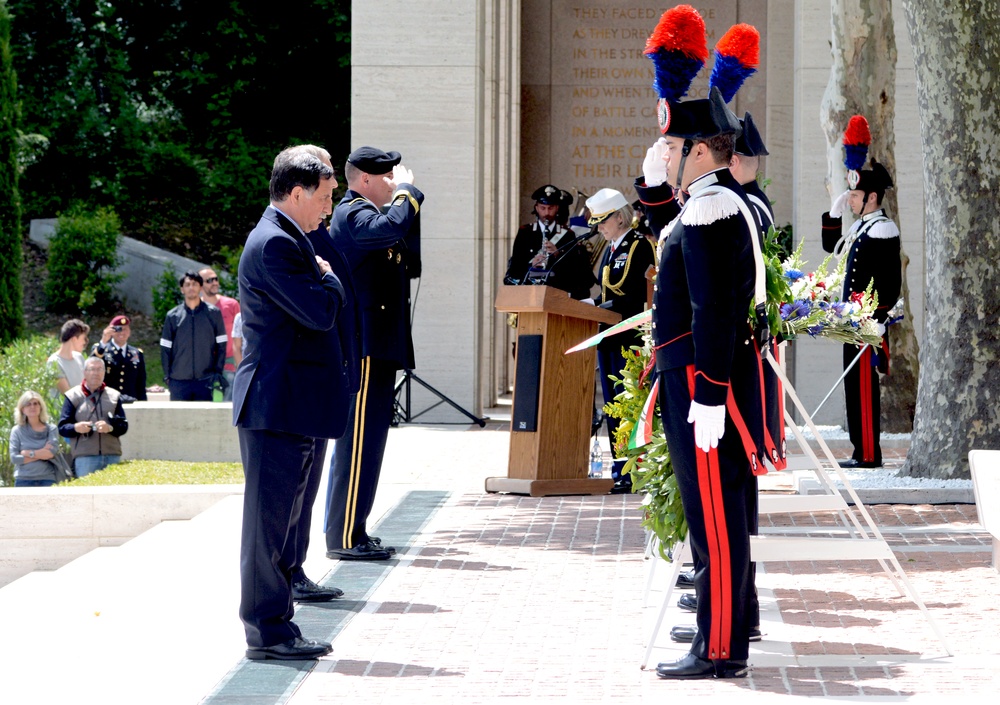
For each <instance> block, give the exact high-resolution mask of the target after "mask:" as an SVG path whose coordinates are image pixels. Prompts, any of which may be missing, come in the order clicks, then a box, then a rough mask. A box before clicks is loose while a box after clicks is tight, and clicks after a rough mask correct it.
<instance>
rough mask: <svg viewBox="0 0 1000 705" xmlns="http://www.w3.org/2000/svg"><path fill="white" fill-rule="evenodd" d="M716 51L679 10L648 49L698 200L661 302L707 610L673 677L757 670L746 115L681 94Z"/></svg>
mask: <svg viewBox="0 0 1000 705" xmlns="http://www.w3.org/2000/svg"><path fill="white" fill-rule="evenodd" d="M683 26H687V27H693V30H692V31H697V32H698V33H699V34H698V36H684V37H679V36H678V32H679V31H680V32H681V34H690V32H685V31H684V30H678V27H683ZM679 39H680V40H683V41H684V42H685V45H686V47H687V48H688V52H687V53H688V54H690V53H691V51H690V49H691V47H692V46H694V47H695V48H696V49H698V50H699V51H697V52H696V56H698V57H699V58H700V59H701V63H699V62H697V61H689V60H688V61H686V62H685V63H686V66H678V65H676V63H674V62H673V61H672V57H673V56H675V55H677V54H678V53H679V52H677V51H676V49H677V47H676V46H675V45H674V42H677V41H678V40H679ZM704 43H705V40H704V22H703V20H702V19H701V17H700V15H698V14H697V11H695V10H694V9H693V8H691V7H689V6H679V7H677V8H673V9H672V10H668V11H667V12H666V13H664V15H663V17H662V18H661V21H660V24H659V25H657V28H656V30H655V31H654V33H653V35H652V36H651V37H650V40H649V43H648V44H647V49H646V53H647V55H649V56H650V58H652V59H653V61H654V65H655V66H656V73H657V80H656V82H655V84H654V85H655V87H656V89H657V92H658V94H659V96H660V100H659V103H658V106H657V115H658V118H659V123H660V130H661V132H662V133H663V134H664V135H665V142H666V163H667V174H668V181H669V183H670V184H671V185H672V186H673V187H674V189H675V191H679V192H684V193H686V194H687V196H686V199H685V201H684V205H683V207H682V209H681V211H680V213H679V215H678V217H677V218H675V219H674V220H673V221H672V223H671V224H670V225H668V226H667V227H666V228H665V229H664V230H663V231H662V233H661V235H660V258H659V268H658V271H657V278H656V291H655V293H654V304H653V342H654V347H655V362H656V370H657V375H658V380H659V390H660V392H659V394H660V396H659V403H660V414H661V418H662V421H663V428H664V433H665V436H666V440H667V446H668V449H669V451H670V458H671V463H672V465H673V471H674V476H675V477H676V479H677V484H678V488H679V490H680V493H681V502H682V504H683V507H684V515H685V518H686V519H687V523H688V542H689V544H690V546H691V552H692V556H693V560H694V587H695V592H696V595H697V605H698V607H697V623H698V628H697V632H696V633H695V635H694V637H693V641H692V642H691V650H690V652H689V653H688V654H687V655H686V656H684V657H683V658H681V659H679V660H677V661H672V662H667V663H661V664H659V665H658V666H657V668H656V672H657V675H658V676H659V677H661V678H668V679H696V678H713V677H718V678H739V677H743V676H745V675H746V673H747V672H748V666H747V657H748V655H749V638H750V629H751V627H752V626H753V625H752V624H751V621H752V616H751V615H750V614H749V613H748V610H747V590H752V589H753V585H752V582H751V572H750V534H749V522H748V518H747V503H746V497H747V492H748V486H749V483H750V482H751V478H752V473H753V471H754V470H755V469H757V466H758V465H759V462H760V461H759V456H758V448H757V443H756V442H755V441H756V438H757V437H758V433H755V432H754V430H753V429H761V431H760V432H759V435H762V427H763V411H762V402H761V396H760V394H761V393H760V385H759V377H756V376H755V375H752V374H747V373H746V372H745V370H746V369H747V366H746V365H743V364H737V359H738V358H740V356H741V355H743V354H744V352H743V351H745V350H750V351H754V350H755V349H754V347H753V337H754V336H753V329H752V328H751V326H750V321H749V311H750V309H751V302H752V301H754V300H755V298H757V296H758V294H757V292H758V289H759V288H760V286H759V285H758V281H759V278H760V274H762V268H761V267H759V266H758V264H759V263H758V261H757V260H758V259H759V253H758V252H756V250H757V249H758V248H756V247H755V240H756V238H757V226H756V223H755V220H754V218H753V215H752V212H751V210H750V204H749V202H748V201H747V198H746V194H745V193H744V191H743V189H742V188H741V187H740V185H739V184H738V183H737V182H736V179H734V178H733V176H732V174H731V173H730V172H729V169H728V166H729V162H730V160H731V158H732V151H733V147H734V142H735V138H736V136H737V135H738V134H739V133H740V125H739V120H738V119H737V118H736V116H735V115H733V114H732V112H730V110H729V109H728V108H727V107H726V101H725V100H724V99H723V96H722V94H721V93H720V91H719V88H718V87H717V86H713V87H711V88H710V92H709V97H708V98H707V99H698V100H688V101H682V100H681V98H683V97H684V95H685V94H686V92H687V89H688V87H689V86H690V83H691V81H692V80H693V79H694V76H695V75H696V73H697V71H698V70H699V69H700V68H701V65H702V64H703V62H704V59H705V58H707V55H708V50H707V47H704V48H702V45H703V44H704ZM760 264H762V263H760Z"/></svg>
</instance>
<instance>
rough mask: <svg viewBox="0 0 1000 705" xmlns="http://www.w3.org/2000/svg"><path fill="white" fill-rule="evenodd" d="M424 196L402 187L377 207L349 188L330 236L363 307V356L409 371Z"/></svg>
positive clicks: (413, 188)
mask: <svg viewBox="0 0 1000 705" xmlns="http://www.w3.org/2000/svg"><path fill="white" fill-rule="evenodd" d="M423 199H424V195H423V194H422V193H421V192H420V191H419V190H418V189H417V188H416V187H415V186H413V185H411V184H401V185H400V186H399V189H398V190H397V191H396V194H395V195H394V196H393V199H392V202H391V203H390V204H389V205H388V206H386V207H384V208H381V209H380V208H378V207H376V205H375V204H374V203H372V202H371V201H369V200H368V199H366V198H363V197H362V196H361V195H360V194H358V193H356V192H355V191H351V190H350V189H348V191H347V193H346V194H345V195H344V198H343V200H342V201H341V202H340V203H338V204H337V207H336V208H334V209H333V220H332V221H331V223H330V234H331V235H332V237H333V244H334V246H335V247H336V248H337V249H338V250H339V251H340V252H341V253H343V255H344V257H345V258H346V259H347V262H348V263H349V264H350V266H351V275H352V277H353V279H354V288H355V291H356V292H357V295H358V299H359V301H360V306H361V316H362V319H363V323H362V355H365V356H370V357H373V358H376V359H379V360H384V361H388V362H392V363H394V364H395V365H396V367H397V368H407V369H413V367H414V359H413V339H412V337H411V335H410V279H411V278H415V277H417V276H419V275H420V267H419V251H420V250H419V248H420V240H419V238H420V235H419V229H418V228H414V223H415V222H416V219H417V212H418V210H419V209H418V208H417V207H415V206H414V204H415V203H416V204H419V203H421V202H422V201H423Z"/></svg>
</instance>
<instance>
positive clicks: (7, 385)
mask: <svg viewBox="0 0 1000 705" xmlns="http://www.w3.org/2000/svg"><path fill="white" fill-rule="evenodd" d="M58 347H59V343H58V342H57V341H56V340H55V339H54V338H44V337H41V336H32V337H31V338H24V339H21V340H18V341H16V342H14V343H11V344H10V345H8V346H7V347H5V348H3V349H0V486H3V487H11V486H13V484H14V465H13V464H12V463H11V462H10V448H9V444H10V428H11V426H13V424H14V409H15V407H16V406H17V400H18V399H20V398H21V395H22V394H24V393H25V392H26V391H28V390H29V389H30V390H32V391H35V392H38V393H39V394H41V395H42V396H43V397H45V403H46V404H47V405H48V407H49V421H51V422H52V423H56V422H57V421H58V420H59V412H60V411H61V410H62V409H61V407H60V408H52V407H53V403H52V400H51V399H50V398H49V394H48V390H50V389H53V388H55V386H56V375H55V372H54V371H53V370H51V369H48V368H47V366H46V364H45V362H46V360H47V359H48V357H49V355H51V354H52V353H53V352H55V350H56V348H58Z"/></svg>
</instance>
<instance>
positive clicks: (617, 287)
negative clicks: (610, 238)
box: [601, 235, 646, 301]
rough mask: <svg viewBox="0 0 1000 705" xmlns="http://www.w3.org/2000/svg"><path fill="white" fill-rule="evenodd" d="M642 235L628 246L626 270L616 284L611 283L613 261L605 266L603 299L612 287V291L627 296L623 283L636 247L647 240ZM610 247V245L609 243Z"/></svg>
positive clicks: (602, 282) (602, 286) (602, 283)
mask: <svg viewBox="0 0 1000 705" xmlns="http://www.w3.org/2000/svg"><path fill="white" fill-rule="evenodd" d="M645 239H646V238H644V237H643V236H642V235H639V237H638V239H637V240H636V241H635V242H633V243H632V247H630V248H628V258H627V259H626V260H625V272H624V273H623V274H622V276H621V279H619V280H618V281H617V282H615V283H614V284H612V283H611V263H610V262H608V266H607V267H605V268H604V271H603V272H601V300H602V301H603V300H604V298H605V296H606V294H607V290H608V289H610V290H611V291H612V293H615V294H618V296H625V292H624V291H622V284H624V283H625V277H627V276H628V270H629V267H631V266H632V254H633V253H634V252H635V248H636V247H638V246H639V242H640V241H642V240H645ZM609 247H610V245H609Z"/></svg>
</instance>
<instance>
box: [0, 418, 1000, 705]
mask: <svg viewBox="0 0 1000 705" xmlns="http://www.w3.org/2000/svg"><path fill="white" fill-rule="evenodd" d="M499 429H500V425H499V424H490V425H489V426H488V427H487V428H486V429H478V428H476V427H472V428H469V429H465V428H462V427H451V428H439V427H417V426H408V427H404V428H399V429H394V430H393V431H392V432H391V433H390V435H389V444H388V448H387V457H386V465H385V471H384V473H383V481H382V484H381V487H380V490H379V495H378V498H377V503H376V508H375V512H374V515H373V516H377V517H379V518H380V524H379V527H378V530H377V531H378V533H379V535H381V536H382V538H383V539H384V540H386V541H388V542H392V543H394V544H395V545H396V546H397V547H399V549H400V552H399V555H398V556H397V557H396V558H395V559H394V560H392V561H388V562H386V563H378V564H363V563H362V564H356V563H334V562H332V561H329V560H327V559H326V558H325V557H324V556H323V552H322V550H321V546H322V539H321V535H320V534H319V521H321V519H322V517H321V516H317V524H316V525H315V526H314V541H315V543H314V545H315V547H316V550H314V551H313V552H312V555H311V556H310V558H309V561H308V562H307V566H306V567H307V571H308V572H309V574H310V575H311V576H312V577H313V578H314V579H317V580H320V581H322V582H325V583H328V584H332V585H337V586H339V587H342V588H344V590H345V591H346V593H347V594H346V596H345V598H344V599H342V600H338V601H336V602H333V603H329V604H327V605H314V606H303V607H300V608H299V610H298V613H297V615H296V619H297V620H298V621H299V623H300V624H301V625H302V626H303V630H304V631H305V633H306V636H309V637H320V638H332V640H333V646H334V650H333V653H332V654H331V655H329V656H327V657H325V658H323V659H321V660H320V661H318V662H309V663H297V662H296V663H274V662H268V663H250V662H247V661H245V660H244V659H243V658H242V649H243V644H242V643H241V641H242V640H241V638H240V634H239V633H238V632H239V623H238V620H237V617H236V601H237V600H238V589H237V584H236V580H237V579H238V576H237V574H236V567H237V566H236V560H235V559H236V555H237V551H238V513H236V512H234V511H233V509H234V508H236V509H238V506H236V505H232V504H231V503H230V505H229V506H226V507H220V508H219V509H220V511H219V512H216V515H217V518H218V519H219V520H221V521H216V522H214V523H213V522H209V521H207V516H206V515H208V514H209V513H210V512H211V511H212V510H210V512H207V513H206V515H203V516H205V518H206V520H204V521H202V517H199V518H197V519H195V520H194V521H192V522H179V524H190V526H189V527H186V528H187V533H188V534H191V537H190V541H197V542H198V545H201V546H203V547H204V549H203V551H204V553H205V555H204V556H202V557H201V558H200V559H199V560H198V561H195V562H194V563H193V564H192V561H191V560H190V552H191V548H190V543H189V544H188V545H187V548H186V549H185V551H186V553H184V554H183V555H180V556H174V555H171V554H170V552H169V549H165V548H163V547H157V548H156V549H155V550H153V546H154V544H153V543H152V534H153V533H154V532H157V530H156V529H154V532H149V533H150V534H151V536H150V537H147V536H146V535H144V536H143V537H140V538H139V539H136V540H135V542H130V543H129V544H126V545H125V547H122V548H120V549H102V551H106V553H105V554H104V555H105V557H106V558H107V557H108V556H110V555H112V552H114V551H122V549H126V547H130V546H131V548H128V549H127V550H126V552H125V554H126V555H128V553H127V551H131V555H132V556H140V555H141V556H143V557H144V559H145V562H146V563H149V564H150V566H149V568H148V569H142V570H140V567H139V566H138V565H137V566H136V568H135V570H134V579H135V583H134V587H135V592H134V594H130V597H131V598H132V601H133V602H134V603H135V604H134V608H132V611H130V612H128V614H129V615H132V616H130V617H129V616H126V613H125V611H124V605H121V606H120V605H118V604H114V601H113V600H110V599H105V600H104V602H103V604H104V605H105V611H104V612H103V613H102V616H101V617H100V618H95V617H93V616H91V618H90V620H89V621H86V624H89V625H95V624H97V625H102V628H103V629H104V630H105V631H103V632H102V631H97V632H93V630H94V629H95V627H94V626H86V624H84V622H85V620H84V619H83V618H82V617H78V618H77V621H79V622H80V626H75V625H70V623H69V622H58V618H57V617H56V615H60V614H62V613H63V612H69V610H68V609H62V608H61V607H60V608H56V606H55V605H52V604H50V605H45V604H35V603H34V602H32V599H31V596H30V593H29V592H28V591H27V590H22V593H21V594H22V595H23V598H22V601H21V602H20V605H23V609H22V610H19V614H17V615H16V619H15V618H14V617H15V615H14V614H13V613H11V612H8V613H7V614H5V615H0V627H2V626H3V625H6V626H7V628H3V629H2V630H0V633H2V638H3V641H4V642H6V643H7V645H8V646H10V647H11V648H8V649H5V650H4V658H3V661H2V665H0V701H2V702H3V703H4V704H5V705H6V703H12V704H14V703H22V702H24V703H43V704H44V703H50V702H52V703H56V702H60V703H61V702H66V701H67V697H66V694H67V693H71V694H72V696H73V697H72V699H73V700H74V701H75V702H79V703H84V704H86V703H144V705H145V704H147V703H170V704H171V705H173V704H175V703H191V704H192V705H193V704H194V703H197V702H199V701H200V702H202V703H210V704H213V705H219V704H225V705H229V704H233V705H236V704H238V705H265V704H266V705H271V704H272V703H290V704H291V705H313V704H318V703H328V702H329V703H350V702H361V703H365V705H375V704H377V703H424V702H431V701H432V700H433V701H434V702H435V703H451V702H455V703H466V702H471V703H481V702H497V701H505V702H506V701H508V700H509V699H510V698H527V699H528V700H529V701H530V702H548V701H561V702H572V703H604V702H614V703H618V702H628V703H631V702H639V701H640V699H642V698H646V697H653V698H664V699H670V698H675V697H684V696H687V697H693V696H698V697H709V698H719V699H721V698H723V697H725V698H726V699H727V700H728V701H732V702H749V701H754V702H756V701H761V702H765V701H766V702H769V703H770V702H792V701H796V700H798V699H800V698H802V699H804V698H807V697H809V698H812V697H826V698H833V699H838V700H849V701H858V702H861V701H878V702H903V701H905V702H921V701H927V702H935V703H939V702H941V701H942V697H943V696H951V697H957V696H964V695H966V694H969V695H971V696H973V697H975V698H980V699H981V698H984V697H985V696H987V695H995V694H996V693H997V692H998V691H1000V636H998V635H1000V612H998V606H1000V578H998V575H997V573H996V571H994V569H993V568H992V567H991V565H990V562H991V540H990V537H989V536H988V535H987V534H986V533H985V532H984V531H983V530H982V528H981V527H980V526H979V525H978V523H977V520H976V514H975V507H974V506H972V505H936V506H931V505H915V506H905V505H879V506H876V507H872V511H873V512H874V513H875V516H876V518H877V522H878V523H879V525H880V526H881V527H882V531H883V532H884V534H885V536H886V538H887V540H888V541H889V543H890V544H891V545H892V546H893V548H894V550H895V554H896V556H897V557H898V558H899V560H900V562H901V563H902V565H903V567H904V569H905V570H906V571H907V574H908V576H909V578H910V580H911V581H912V582H913V585H914V587H915V588H916V590H917V591H918V592H919V594H920V595H921V596H922V597H923V598H924V600H925V601H926V602H927V605H928V607H929V608H930V610H931V612H932V613H933V615H934V617H935V618H936V619H937V621H938V622H939V623H940V624H941V626H942V627H943V629H944V631H945V632H946V634H947V638H948V641H949V642H950V646H951V648H952V650H953V653H954V655H953V656H947V655H946V654H945V652H944V649H943V647H942V645H941V644H940V642H939V641H938V640H937V639H936V638H935V636H934V634H933V632H932V631H931V630H930V629H929V627H928V626H927V624H926V622H925V621H924V619H923V618H922V616H921V614H920V612H919V611H918V609H917V608H916V607H915V606H914V605H913V604H912V603H911V602H910V601H909V600H908V599H906V598H902V597H900V596H899V594H898V593H897V592H896V591H895V589H894V588H893V586H892V584H891V583H890V581H889V580H888V579H887V578H886V577H885V575H884V574H883V573H882V572H881V570H880V568H879V567H878V565H877V564H876V563H875V562H874V561H856V562H845V563H840V562H834V561H811V562H794V563H792V562H769V563H766V564H764V565H762V566H760V567H759V572H758V585H759V587H760V592H761V603H762V629H763V631H764V633H765V637H764V640H763V641H761V642H759V643H758V644H752V645H751V646H752V651H751V659H750V660H751V664H752V672H751V674H750V677H748V678H747V679H745V680H727V681H695V682H668V681H661V680H659V679H657V677H656V675H655V672H654V671H653V670H652V667H653V666H655V664H656V662H657V661H662V660H668V659H673V658H677V657H679V656H680V655H682V654H683V653H684V652H685V650H686V649H685V648H684V647H682V646H680V645H677V644H672V643H671V642H670V641H669V639H668V638H667V636H666V633H667V631H668V628H669V626H670V625H672V624H677V623H689V622H691V621H692V619H691V616H690V615H689V614H687V613H682V612H680V611H679V610H677V609H676V608H675V607H673V606H671V607H670V609H669V611H668V614H667V617H666V621H665V625H666V626H665V628H664V630H663V635H662V636H661V638H660V639H659V642H658V644H657V648H656V649H655V650H654V651H653V656H652V659H651V660H650V669H649V670H641V669H640V668H639V664H640V662H641V660H642V656H643V653H644V651H645V645H646V641H647V638H648V635H649V632H650V629H651V625H652V623H653V621H654V619H655V617H656V613H657V610H658V608H659V604H660V602H661V600H660V598H661V597H662V589H663V587H664V585H663V583H664V582H665V578H666V573H667V571H666V570H664V569H663V568H662V565H664V564H661V568H660V569H659V570H658V571H657V574H656V575H657V578H658V580H657V581H656V583H655V584H654V591H653V592H652V593H651V594H650V596H649V599H648V601H644V589H645V586H646V578H647V575H648V573H647V571H648V569H649V566H650V563H649V562H648V561H646V560H644V559H643V533H642V529H641V526H640V521H639V520H640V511H641V510H640V504H639V498H638V497H634V496H624V497H623V496H602V497H552V498H540V499H533V498H528V497H519V496H509V495H487V494H484V493H483V491H482V489H483V482H484V479H485V478H486V477H488V476H491V475H503V474H505V468H506V459H507V443H508V435H507V433H506V432H505V431H502V430H499ZM783 475H784V474H783ZM764 484H765V486H767V487H769V488H770V489H772V490H777V491H785V490H787V489H788V486H789V485H788V480H787V478H786V477H784V476H774V477H768V478H767V479H766V480H765V483H764ZM234 499H236V498H234ZM318 514H321V513H320V512H318ZM199 524H201V525H203V526H205V527H208V526H209V525H213V526H214V525H216V524H218V525H219V526H218V528H217V529H213V531H214V532H215V533H213V535H212V537H208V536H206V537H205V538H197V537H196V536H194V531H195V529H197V527H198V525H199ZM762 525H763V526H764V527H766V529H767V530H768V531H782V532H787V533H789V534H792V535H813V536H823V535H828V534H830V533H831V532H834V531H836V528H837V526H836V522H835V521H834V520H833V518H831V517H825V516H823V517H820V516H813V515H809V514H801V513H800V514H785V515H769V516H768V517H767V518H766V520H765V521H764V522H763V524H762ZM234 526H235V530H234ZM159 528H160V527H158V529H159ZM168 528H169V527H165V528H164V530H163V531H160V532H158V533H160V535H161V537H165V536H168V533H167V531H168ZM178 528H180V527H178ZM204 530H205V531H208V529H207V528H206V529H204ZM133 543H135V545H134V546H133V545H132V544H133ZM143 545H145V546H146V547H147V549H146V550H144V551H143V550H140V549H141V548H142V546H143ZM133 560H135V558H133ZM71 565H72V564H71ZM157 570H159V571H161V572H164V573H165V574H164V575H163V576H157V575H156V571H157ZM58 575H59V573H56V574H52V576H51V577H56V576H58ZM81 575H82V574H81ZM166 578H169V580H165V579H166ZM81 579H82V578H81ZM161 581H163V582H165V583H166V585H167V586H168V588H169V592H165V593H164V594H162V595H161V594H160V593H157V592H156V589H158V588H159V583H160V582H161ZM116 584H119V583H118V582H116ZM26 585H27V584H26ZM130 585H133V584H130ZM81 587H82V586H81V584H80V583H76V584H74V583H67V584H66V585H65V586H64V588H65V590H64V594H65V595H66V600H67V604H68V601H69V600H70V599H71V598H72V597H73V595H74V594H76V593H79V592H80V589H81ZM119 591H120V592H122V593H124V592H125V591H126V587H125V586H122V587H121V588H120V590H119ZM116 594H117V593H116ZM199 595H203V596H204V597H201V598H200V597H199ZM0 596H2V593H0ZM175 603H176V604H175ZM88 614H91V615H92V614H93V613H92V612H91V613H88ZM116 614H118V615H119V616H118V617H117V618H116V620H115V621H114V622H109V621H106V620H107V619H108V618H109V617H113V616H115V615H116ZM144 614H145V615H148V617H142V615H144ZM137 615H138V616H137ZM154 615H155V616H156V617H157V618H156V619H155V620H154V619H153V616H154ZM54 619H55V620H56V623H54V622H53V620H54ZM133 622H134V629H133V631H132V632H129V631H127V629H128V628H129V627H130V624H131V623H133ZM15 625H16V626H15ZM33 625H34V626H33ZM111 625H114V627H115V629H119V628H120V629H121V630H122V631H120V632H119V631H116V632H114V638H112V636H111V634H112V633H111V631H110V627H111ZM196 626H201V627H202V633H192V630H193V628H194V627H196ZM68 628H72V629H73V630H74V631H73V632H72V636H71V641H70V642H69V644H70V646H69V648H64V647H63V643H64V642H65V640H64V639H60V638H59V637H58V635H59V633H60V632H63V633H68V632H67V631H66V630H67V629H68ZM26 629H38V630H40V631H41V632H42V633H44V634H46V635H48V638H47V639H45V640H41V641H39V640H37V639H35V640H33V639H30V638H29V639H26V638H25V636H26V633H25V631H24V630H26ZM87 630H90V631H87ZM33 634H34V632H33V631H32V632H28V633H27V636H32V635H33ZM36 642H37V643H36ZM17 644H23V646H22V647H20V648H18V647H17V646H16V645H17ZM46 645H47V646H46ZM4 693H7V694H8V695H9V694H10V693H20V694H21V696H20V698H18V697H6V696H4ZM57 696H58V697H57ZM949 701H950V700H949Z"/></svg>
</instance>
